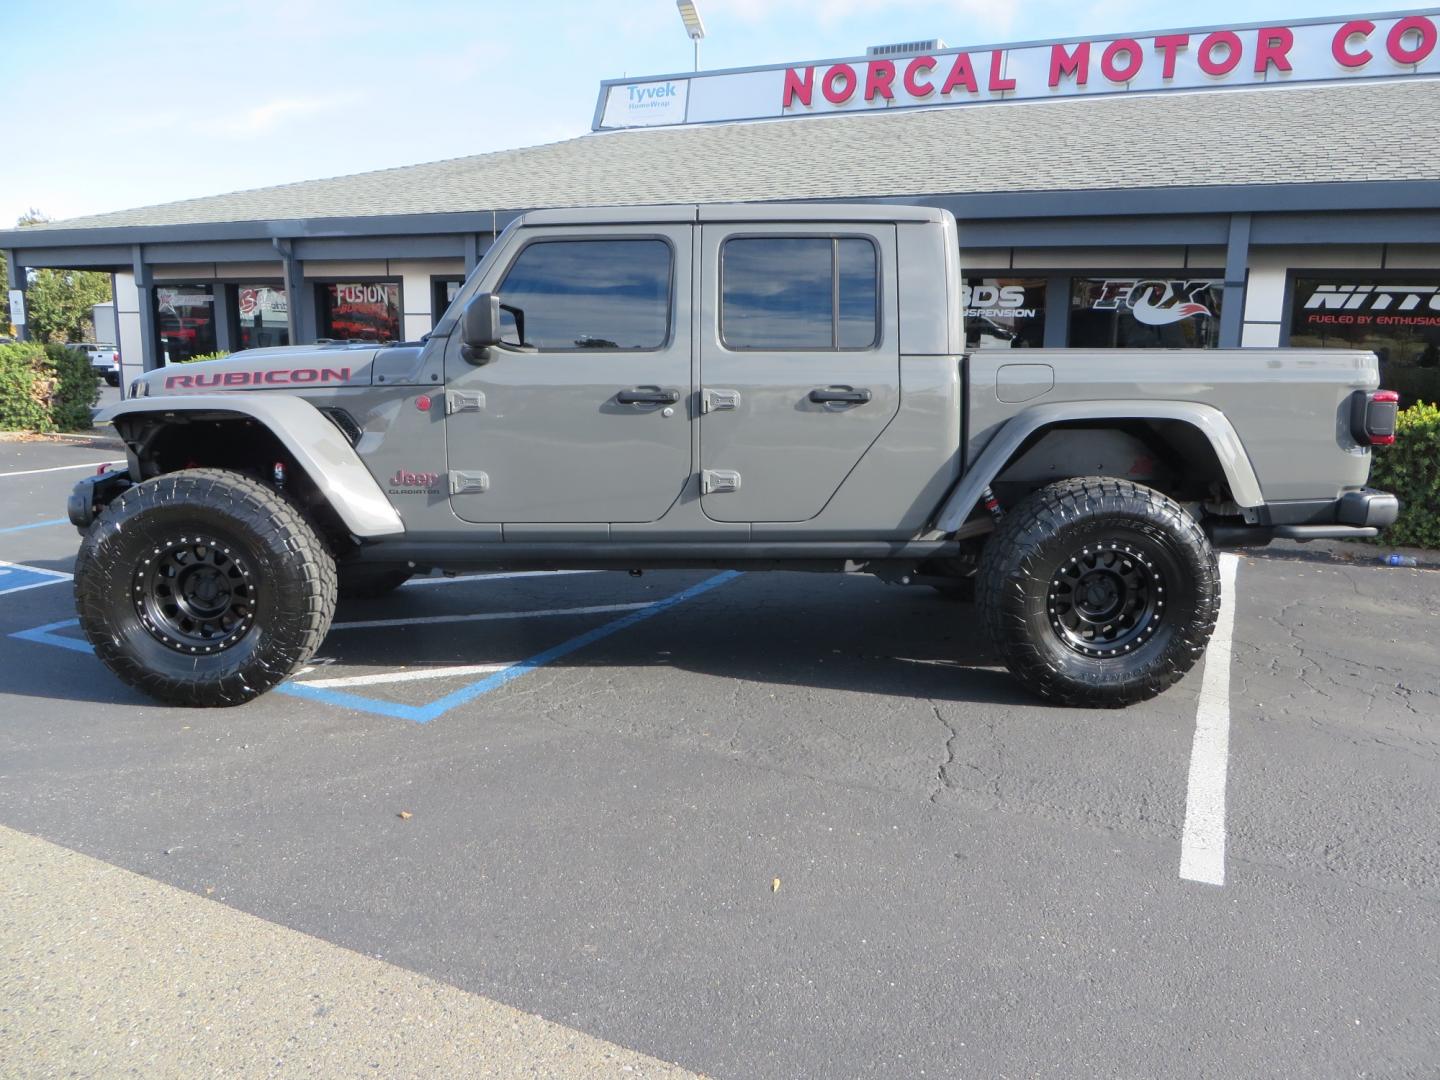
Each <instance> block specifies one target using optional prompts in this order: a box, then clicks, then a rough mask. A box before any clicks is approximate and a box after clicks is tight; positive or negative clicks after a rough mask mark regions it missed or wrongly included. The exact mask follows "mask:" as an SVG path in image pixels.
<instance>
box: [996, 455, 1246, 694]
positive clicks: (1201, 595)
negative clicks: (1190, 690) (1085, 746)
mask: <svg viewBox="0 0 1440 1080" xmlns="http://www.w3.org/2000/svg"><path fill="white" fill-rule="evenodd" d="M978 577H979V604H980V613H981V618H982V619H983V620H984V624H985V628H986V631H987V632H988V633H989V635H990V640H991V641H992V642H993V643H994V645H995V648H996V649H997V650H998V651H999V653H1000V656H1001V658H1002V659H1003V660H1004V662H1005V666H1006V667H1008V668H1009V669H1010V671H1011V673H1012V674H1014V676H1015V677H1016V678H1017V679H1018V680H1019V681H1020V682H1021V683H1023V684H1024V685H1025V686H1026V687H1028V688H1029V689H1031V690H1032V691H1034V692H1035V693H1037V694H1039V695H1040V696H1041V697H1043V698H1047V699H1049V700H1052V701H1056V702H1059V703H1062V704H1066V705H1078V706H1084V707H1088V708H1119V707H1123V706H1126V705H1132V704H1134V703H1135V702H1138V701H1144V700H1146V699H1148V698H1152V697H1155V696H1156V695H1157V694H1160V693H1162V692H1163V691H1165V690H1166V689H1168V688H1169V687H1171V686H1173V685H1174V684H1175V683H1177V682H1178V681H1179V680H1180V679H1181V678H1182V677H1183V676H1184V675H1185V673H1186V672H1187V671H1189V670H1190V669H1191V668H1192V667H1194V666H1195V662H1196V661H1197V660H1199V659H1200V657H1201V656H1202V655H1203V654H1204V652H1205V646H1206V645H1207V644H1208V643H1209V641H1210V634H1211V632H1212V631H1213V630H1214V629H1215V619H1216V616H1218V615H1219V613H1220V575H1219V567H1218V565H1217V563H1216V559H1215V552H1214V550H1213V549H1212V548H1211V547H1210V542H1209V540H1208V539H1207V538H1206V536H1205V533H1204V532H1203V531H1202V530H1201V528H1200V526H1199V524H1198V523H1197V522H1196V521H1195V519H1194V518H1193V517H1191V516H1190V514H1188V513H1187V512H1186V511H1185V510H1184V509H1183V508H1182V507H1181V506H1179V505H1178V504H1177V503H1176V502H1174V501H1173V500H1172V499H1170V498H1168V497H1166V496H1165V495H1163V494H1161V493H1160V492H1158V491H1155V490H1153V489H1151V488H1147V487H1143V486H1142V485H1140V484H1134V483H1130V482H1129V481H1125V480H1113V479H1108V478H1102V477H1084V478H1079V479H1074V480H1065V481H1061V482H1060V483H1056V484H1051V485H1049V486H1048V487H1044V488H1041V489H1040V490H1039V491H1037V492H1035V493H1033V494H1032V495H1031V496H1030V497H1029V498H1027V499H1025V501H1023V502H1021V503H1020V504H1019V505H1017V506H1016V507H1014V509H1012V510H1010V511H1009V512H1007V513H1006V515H1005V519H1004V520H1003V521H1002V522H1001V523H1000V526H999V528H997V529H996V531H995V532H994V533H992V534H991V536H990V538H989V539H988V540H987V541H986V543H985V549H984V552H983V553H982V555H981V559H980V571H979V575H978Z"/></svg>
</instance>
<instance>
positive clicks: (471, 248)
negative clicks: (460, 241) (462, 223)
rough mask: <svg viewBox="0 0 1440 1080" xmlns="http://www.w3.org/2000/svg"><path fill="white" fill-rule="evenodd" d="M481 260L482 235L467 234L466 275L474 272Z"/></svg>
mask: <svg viewBox="0 0 1440 1080" xmlns="http://www.w3.org/2000/svg"><path fill="white" fill-rule="evenodd" d="M479 262H480V237H479V236H478V235H476V234H475V233H466V234H465V276H466V278H469V276H470V275H471V274H472V273H474V271H475V267H476V266H477V265H478V264H479Z"/></svg>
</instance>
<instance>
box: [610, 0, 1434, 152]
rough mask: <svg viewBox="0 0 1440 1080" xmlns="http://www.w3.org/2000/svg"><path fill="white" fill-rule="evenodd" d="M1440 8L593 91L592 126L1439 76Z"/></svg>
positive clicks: (621, 83)
mask: <svg viewBox="0 0 1440 1080" xmlns="http://www.w3.org/2000/svg"><path fill="white" fill-rule="evenodd" d="M1437 39H1440V11H1417V12H1412V13H1405V14H1399V15H1385V16H1374V17H1371V18H1367V17H1364V16H1355V17H1352V18H1336V19H1324V20H1308V21H1301V22H1292V23H1286V24H1269V25H1258V24H1257V25H1249V26H1233V27H1214V28H1209V29H1204V30H1176V31H1171V32H1166V33H1154V34H1146V35H1135V36H1121V37H1111V38H1099V39H1091V40H1079V41H1054V42H1040V43H1032V44H1026V45H997V46H994V47H983V48H974V49H945V50H935V51H934V52H932V53H922V54H918V55H913V56H896V57H868V58H864V59H854V60H837V61H827V62H821V63H814V64H805V65H798V66H796V65H791V66H783V67H781V66H777V67H768V68H757V69H751V70H738V71H721V72H715V73H713V74H702V75H694V76H689V77H679V78H674V79H668V80H664V79H662V80H650V81H635V80H618V81H615V82H607V83H605V84H603V85H602V86H601V96H600V105H599V108H598V109H597V113H596V122H595V127H596V128H597V129H604V128H613V127H637V126H647V125H651V124H676V123H708V122H713V121H717V120H742V119H759V118H763V117H786V116H814V115H819V114H824V113H833V112H842V111H846V112H848V111H857V110H866V109H885V108H897V107H899V108H903V107H906V106H922V105H963V104H968V103H974V102H986V101H990V102H993V101H1010V100H1034V99H1052V98H1061V97H1083V96H1087V95H1096V94H1118V93H1135V92H1144V91H1157V90H1204V89H1220V88H1226V87H1244V86H1251V87H1253V86H1262V85H1277V84H1290V83H1303V82H1325V81H1339V80H1345V79H1354V78H1381V77H1388V78H1395V77H1398V76H1409V75H1440V40H1437Z"/></svg>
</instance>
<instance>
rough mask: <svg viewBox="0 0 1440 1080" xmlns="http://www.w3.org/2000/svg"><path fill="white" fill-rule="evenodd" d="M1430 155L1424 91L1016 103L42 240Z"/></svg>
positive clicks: (1393, 169)
mask: <svg viewBox="0 0 1440 1080" xmlns="http://www.w3.org/2000/svg"><path fill="white" fill-rule="evenodd" d="M1437 146H1440V81H1437V80H1431V79H1411V80H1408V81H1396V82H1389V83H1352V84H1343V85H1334V84H1331V85H1325V86H1306V87H1298V86H1297V87H1289V88H1284V89H1279V88H1272V89H1262V90H1232V91H1223V92H1212V93H1172V94H1157V95H1147V96H1135V97H1108V98H1091V99H1086V100H1075V99H1071V100H1065V101H1050V102H1016V103H1013V104H997V105H976V106H969V107H965V108H949V109H946V108H937V109H924V110H907V111H903V112H890V113H885V114H879V115H877V114H875V113H852V114H847V115H842V116H826V117H814V118H805V119H788V120H776V121H768V122H756V123H733V124H716V125H709V126H693V127H677V128H653V129H640V130H631V131H617V132H605V133H599V134H589V135H584V136H581V137H579V138H575V139H569V140H566V141H564V142H557V143H550V144H547V145H544V146H533V147H528V148H525V149H520V150H506V151H502V152H499V153H492V154H479V155H476V156H474V157H463V158H454V159H451V160H448V161H436V162H431V163H428V164H424V165H411V166H407V167H404V168H397V169H384V170H381V171H379V172H368V173H359V174H356V175H354V176H341V177H335V178H333V179H328V180H308V181H304V182H302V183H295V184H283V185H280V186H278V187H268V188H256V189H253V190H250V191H238V192H234V193H232V194H228V195H216V196H213V197H210V198H204V199H188V200H185V201H183V202H175V203H167V204H164V205H161V206H150V207H142V208H140V209H136V210H122V211H118V212H115V213H108V214H96V215H92V216H89V217H82V218H71V219H70V220H68V221H59V222H53V223H51V224H49V225H45V226H37V228H62V229H76V228H104V227H118V226H136V225H141V226H145V225H178V224H196V223H206V222H232V221H261V220H269V219H276V218H312V219H313V218H328V217H366V216H379V215H391V214H419V213H445V212H453V211H488V210H502V211H503V210H525V209H534V208H538V207H563V206H603V205H626V204H629V205H637V204H649V203H691V202H701V203H708V202H749V201H757V200H773V199H835V198H864V197H867V196H905V195H937V194H951V193H972V192H973V193H984V192H1024V191H1086V190H1102V189H1117V188H1136V187H1140V188H1145V187H1156V188H1161V187H1192V186H1205V185H1213V184H1276V183H1319V182H1337V181H1339V182H1343V181H1369V180H1435V179H1440V155H1437V154H1436V152H1435V148H1436V147H1437Z"/></svg>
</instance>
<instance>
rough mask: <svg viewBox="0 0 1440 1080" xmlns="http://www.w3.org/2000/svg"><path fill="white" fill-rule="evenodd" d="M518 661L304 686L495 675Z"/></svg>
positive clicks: (314, 681)
mask: <svg viewBox="0 0 1440 1080" xmlns="http://www.w3.org/2000/svg"><path fill="white" fill-rule="evenodd" d="M516 662H517V661H514V660H510V661H508V662H506V663H503V664H467V665H465V666H463V667H433V668H415V669H413V670H410V671H381V672H377V673H376V674H374V675H350V676H347V677H344V678H339V679H304V680H301V681H300V685H302V686H330V687H334V686H380V685H383V684H384V683H399V682H419V681H420V680H421V679H448V678H455V677H459V676H462V675H493V674H495V672H497V671H504V670H505V669H506V668H508V667H511V666H513V665H514V664H515V663H516Z"/></svg>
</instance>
